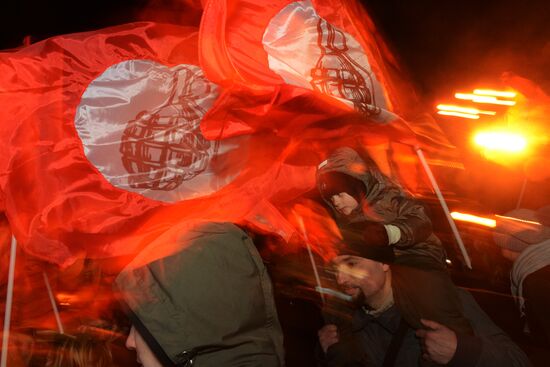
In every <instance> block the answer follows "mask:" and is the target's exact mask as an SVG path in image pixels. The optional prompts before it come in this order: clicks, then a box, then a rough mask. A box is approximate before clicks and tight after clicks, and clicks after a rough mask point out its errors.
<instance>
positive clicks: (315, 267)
mask: <svg viewBox="0 0 550 367" xmlns="http://www.w3.org/2000/svg"><path fill="white" fill-rule="evenodd" d="M294 215H295V216H296V219H298V223H299V225H300V232H302V235H303V236H304V240H305V242H306V248H307V253H308V255H309V261H310V262H311V267H312V268H313V275H314V276H315V282H316V283H317V289H318V291H319V295H320V296H321V301H322V302H323V305H324V304H326V300H325V295H324V294H323V291H322V290H323V287H322V286H321V278H320V277H319V272H318V271H317V264H316V263H315V258H314V257H313V252H312V251H311V246H310V245H309V239H308V238H307V233H306V229H305V226H304V221H303V220H302V217H300V216H298V215H296V213H294Z"/></svg>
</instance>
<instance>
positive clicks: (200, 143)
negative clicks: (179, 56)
mask: <svg viewBox="0 0 550 367" xmlns="http://www.w3.org/2000/svg"><path fill="white" fill-rule="evenodd" d="M173 75H174V77H173V80H172V83H171V85H170V96H169V98H168V99H167V102H166V103H165V104H164V105H162V106H160V107H158V108H155V109H154V110H151V111H141V112H139V113H138V114H137V116H136V118H135V119H133V120H131V121H129V122H128V124H127V126H126V128H125V130H124V132H123V134H122V139H121V143H120V152H121V154H122V164H123V166H124V168H125V169H126V170H127V171H128V173H130V175H129V177H128V184H129V185H130V187H132V188H135V189H150V190H164V191H169V190H174V189H175V188H177V187H178V186H179V185H181V184H182V182H184V181H187V180H190V179H192V178H193V177H195V176H197V175H198V174H200V173H201V172H203V171H204V170H205V169H206V168H207V167H208V164H209V162H210V158H211V155H212V152H211V144H210V142H209V141H208V140H206V139H205V138H204V136H203V135H202V134H201V132H200V129H199V125H200V121H201V119H202V117H203V116H204V114H205V113H206V108H205V107H204V106H201V104H200V103H197V101H198V100H199V99H200V98H205V97H206V96H208V95H212V94H215V93H216V86H215V85H214V84H212V83H210V82H209V81H208V80H207V79H206V78H205V77H204V76H203V74H202V71H201V70H200V68H198V67H194V66H191V65H186V66H182V67H181V68H179V69H178V70H177V72H175V73H174V74H173Z"/></svg>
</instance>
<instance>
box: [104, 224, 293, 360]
mask: <svg viewBox="0 0 550 367" xmlns="http://www.w3.org/2000/svg"><path fill="white" fill-rule="evenodd" d="M168 247H170V251H169V252H168V253H167V254H163V255H160V252H161V251H163V252H166V251H167V248H168ZM115 285H116V288H117V290H118V292H119V294H120V299H121V300H122V303H123V304H125V305H126V306H127V310H128V314H129V316H130V318H131V320H132V329H131V331H130V335H129V336H128V339H127V342H126V345H127V347H128V348H130V349H135V350H136V354H137V359H138V362H139V363H141V364H142V365H144V366H145V367H157V366H191V365H193V366H195V367H202V366H212V367H213V366H216V367H217V366H258V367H259V366H262V367H263V366H266V367H279V366H283V365H284V351H283V337H282V331H281V326H280V324H279V320H278V317H277V313H276V310H275V304H274V300H273V292H272V285H271V281H270V279H269V276H268V274H267V271H266V268H265V266H264V264H263V262H262V259H261V258H260V255H259V254H258V252H257V250H256V248H255V246H254V244H253V243H252V240H251V239H250V238H249V236H248V235H247V234H246V233H245V232H244V231H242V230H241V229H240V228H239V227H237V226H235V225H234V224H232V223H202V224H198V225H194V226H192V227H185V229H184V230H178V229H174V230H173V231H172V235H170V236H165V237H164V238H160V239H158V240H157V241H156V244H152V246H149V248H147V249H145V250H144V251H143V252H142V253H141V254H140V255H138V256H137V257H136V259H134V260H133V261H132V263H131V264H130V265H128V266H127V267H126V268H125V269H124V270H123V271H122V272H121V273H120V274H119V276H118V277H117V279H116V281H115Z"/></svg>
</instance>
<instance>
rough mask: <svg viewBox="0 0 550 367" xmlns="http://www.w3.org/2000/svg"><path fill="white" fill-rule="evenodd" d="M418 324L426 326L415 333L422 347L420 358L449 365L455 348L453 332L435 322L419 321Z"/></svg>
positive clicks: (455, 341) (455, 340)
mask: <svg viewBox="0 0 550 367" xmlns="http://www.w3.org/2000/svg"><path fill="white" fill-rule="evenodd" d="M420 322H422V324H423V325H424V326H426V329H418V330H417V331H416V336H417V337H419V338H420V342H421V345H422V357H423V358H424V359H426V360H428V361H432V362H435V363H439V364H447V363H449V361H450V360H451V359H452V358H453V356H454V355H455V352H456V347H457V338H456V334H455V332H454V331H452V330H451V329H449V328H448V327H446V326H444V325H441V324H439V323H437V322H435V321H431V320H424V319H420Z"/></svg>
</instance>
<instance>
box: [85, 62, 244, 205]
mask: <svg viewBox="0 0 550 367" xmlns="http://www.w3.org/2000/svg"><path fill="white" fill-rule="evenodd" d="M217 96H218V88H217V86H216V85H215V84H213V83H212V82H210V81H208V80H207V79H206V78H205V77H204V74H203V72H202V70H201V69H200V67H198V66H196V65H186V64H181V65H177V66H174V67H171V68H169V67H167V66H164V65H161V64H158V63H156V62H154V61H150V60H128V61H124V62H121V63H118V64H115V65H112V66H111V67H109V68H108V69H107V70H106V71H105V72H103V74H101V75H100V76H99V77H97V78H96V79H95V80H93V81H92V82H91V83H90V84H89V85H88V87H87V88H86V90H85V92H84V94H83V95H82V98H81V101H80V104H79V106H78V108H77V111H76V116H75V126H76V130H77V132H78V135H79V137H80V139H81V141H82V143H83V146H84V153H85V154H86V157H87V158H88V160H89V161H90V162H91V163H92V164H93V165H94V166H95V167H96V168H97V169H98V170H99V172H100V173H101V174H102V175H103V176H104V177H105V178H106V179H107V180H108V181H109V182H110V183H111V184H112V185H114V186H116V187H117V188H120V189H123V190H127V191H132V192H136V193H139V194H141V195H144V196H146V197H148V198H151V199H154V200H159V201H165V202H175V201H179V200H183V199H189V198H195V197H200V196H204V195H208V194H210V193H212V192H214V191H217V190H219V189H220V188H221V187H223V186H225V185H226V184H227V183H229V182H230V181H231V180H232V179H233V178H234V177H235V174H227V173H225V174H223V175H220V174H217V172H214V171H213V169H212V165H211V161H212V158H213V157H214V156H219V155H223V154H225V153H227V152H228V151H231V150H233V149H235V148H236V147H237V146H238V143H237V142H235V141H226V142H224V144H216V142H214V141H208V140H206V139H205V138H204V136H203V135H202V134H201V132H200V129H199V126H200V122H201V119H202V118H203V116H204V115H205V113H206V112H207V111H208V110H209V109H210V108H211V107H212V105H213V104H214V101H215V100H216V98H217Z"/></svg>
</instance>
